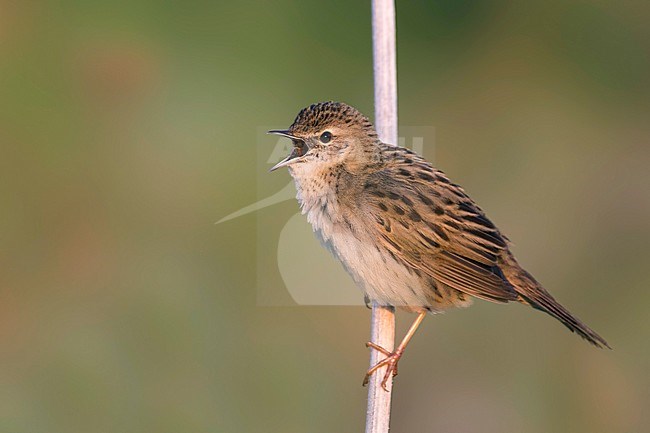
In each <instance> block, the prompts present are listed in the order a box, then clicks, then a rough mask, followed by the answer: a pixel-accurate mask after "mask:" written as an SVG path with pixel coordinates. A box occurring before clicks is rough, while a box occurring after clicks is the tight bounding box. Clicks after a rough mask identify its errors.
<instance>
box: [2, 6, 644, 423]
mask: <svg viewBox="0 0 650 433" xmlns="http://www.w3.org/2000/svg"><path fill="white" fill-rule="evenodd" d="M423 3H424V2H422V3H417V4H416V2H406V1H403V2H399V4H398V7H397V12H398V39H399V42H398V63H399V64H398V70H399V74H398V75H399V91H400V123H401V124H404V125H431V126H435V128H436V163H437V165H438V166H439V167H441V168H442V169H443V170H445V171H446V172H447V173H448V174H449V175H450V176H451V177H452V178H453V179H454V180H455V181H456V182H458V183H460V184H462V185H464V186H465V188H466V189H467V190H468V191H469V192H470V194H472V196H473V197H474V198H475V199H476V200H477V201H478V202H479V203H480V204H481V205H482V207H483V208H484V209H485V210H486V211H487V212H488V213H489V215H491V217H492V219H493V220H494V221H495V222H496V223H497V224H498V225H499V226H500V227H501V228H502V229H503V230H504V232H505V233H507V234H508V235H509V237H510V238H511V239H512V240H513V241H514V243H515V247H514V248H515V251H516V253H517V254H518V256H519V257H520V261H521V262H522V263H523V264H525V265H526V266H527V268H528V269H529V270H530V271H531V272H532V273H534V274H535V275H536V276H537V277H538V278H539V279H540V280H541V281H542V282H544V284H545V285H546V287H548V288H549V289H550V290H551V291H552V292H553V293H554V294H555V295H556V296H557V297H558V298H559V299H560V300H561V301H562V302H563V303H565V304H566V305H567V306H568V307H570V308H571V309H572V310H573V311H574V312H575V313H576V314H577V315H578V316H580V317H581V318H583V319H584V320H585V321H586V322H587V323H588V324H590V325H591V326H593V327H594V329H596V330H597V331H598V332H600V333H602V334H603V336H605V337H606V338H607V339H608V340H609V342H610V343H611V344H612V346H613V347H614V349H615V350H614V351H599V350H596V349H594V348H592V347H590V346H589V345H587V344H586V343H584V342H582V341H580V339H579V338H577V337H576V336H574V335H571V334H570V333H569V332H568V331H566V330H565V329H564V328H563V327H562V326H561V325H559V324H557V323H555V322H554V321H553V320H552V319H550V318H548V317H546V316H545V315H543V314H541V313H537V312H534V311H532V310H529V309H526V308H524V307H522V306H518V305H513V306H500V305H492V304H488V303H486V302H480V301H478V302H476V303H475V306H473V307H472V308H471V309H469V310H465V311H454V312H450V313H448V314H445V315H443V316H437V317H432V318H429V319H428V320H427V321H425V324H424V326H423V327H422V329H421V331H419V334H418V335H417V337H416V338H415V340H414V342H413V344H412V347H410V349H409V352H408V355H407V356H406V357H405V359H404V361H403V362H402V363H401V368H400V375H399V377H398V382H397V386H396V390H395V395H394V407H393V422H392V425H393V428H392V430H391V431H392V432H396V433H402V432H539V433H541V432H551V431H553V432H569V431H571V432H608V433H610V432H630V433H633V432H634V433H636V432H642V431H650V429H649V427H648V426H649V425H650V415H649V414H648V410H647V409H648V406H649V403H650V391H649V390H650V373H649V371H650V345H649V344H648V342H649V341H650V317H649V316H648V302H650V291H649V290H648V287H649V284H650V271H649V266H648V264H649V263H650V253H649V250H648V245H649V242H650V170H649V167H650V122H649V112H650V58H649V53H650V26H648V22H649V21H650V6H649V5H648V2H647V1H629V2H616V1H613V0H602V1H581V0H570V1H554V0H551V1H524V0H520V1H509V2H508V1H459V0H444V1H432V2H429V4H428V5H424V4H423ZM369 35H370V7H369V2H367V1H362V2H347V1H336V2H327V3H325V2H304V1H280V2H268V3H264V2H258V3H249V2H216V1H214V2H208V1H185V2H170V1H161V0H159V1H151V0H149V1H147V0H130V1H123V0H122V1H112V2H106V1H87V0H86V1H57V2H39V1H31V0H29V1H22V0H21V1H18V0H4V1H3V0H0V178H1V181H0V209H1V210H2V212H0V431H2V432H85V433H92V432H307V431H308V432H331V431H337V432H359V431H362V429H363V425H364V415H365V397H366V390H365V389H364V388H362V387H361V386H360V384H361V379H362V375H363V372H364V370H365V368H366V367H367V362H368V361H367V358H368V353H367V350H366V349H365V347H364V345H363V343H364V342H365V341H366V340H367V338H368V320H369V312H368V310H366V309H365V308H363V307H297V306H296V307H261V306H258V305H257V302H256V290H257V288H256V284H257V281H256V270H255V263H256V254H258V253H259V251H257V249H256V245H257V241H256V239H257V225H256V215H254V214H251V215H248V216H246V217H243V218H240V219H238V220H234V221H231V222H228V223H224V224H220V225H214V222H215V221H216V220H218V219H220V218H221V217H223V216H224V215H226V214H229V213H231V212H233V211H235V210H237V209H239V208H241V207H243V206H245V205H248V204H250V203H252V202H254V201H255V200H257V198H258V196H257V192H256V184H257V180H258V178H259V176H274V179H280V180H273V182H279V184H286V183H287V182H288V174H287V173H286V172H285V173H274V174H273V175H269V174H267V173H266V172H264V173H260V172H258V170H257V165H256V162H255V161H256V158H257V152H258V148H257V147H258V141H257V128H258V127H259V126H260V125H276V126H277V127H285V126H288V125H289V124H290V122H291V121H292V120H293V117H294V116H295V114H296V113H297V111H298V110H299V109H300V108H302V107H303V106H305V105H307V104H309V103H312V102H315V101H319V100H328V99H335V100H343V101H346V102H348V103H350V104H353V105H355V106H357V107H358V108H360V109H361V110H362V111H364V112H366V113H368V114H372V103H373V101H372V75H371V74H372V64H371V62H372V58H371V41H370V38H369ZM278 206H279V207H278V208H269V209H266V210H263V211H262V212H276V213H277V218H276V220H277V226H273V225H270V226H269V227H267V230H269V231H278V232H279V230H280V229H281V227H282V225H283V224H284V222H285V221H286V218H287V216H290V215H292V214H293V213H295V211H296V209H297V205H296V204H295V203H294V202H286V203H284V204H282V205H278ZM278 209H282V210H281V211H278ZM314 242H316V241H315V240H314ZM296 253H297V254H299V253H300V252H296ZM314 266H318V263H315V264H314ZM410 320H411V317H409V316H408V315H399V316H398V321H399V329H398V334H399V335H401V334H402V333H403V332H404V330H405V327H406V325H407V324H408V322H409V321H410Z"/></svg>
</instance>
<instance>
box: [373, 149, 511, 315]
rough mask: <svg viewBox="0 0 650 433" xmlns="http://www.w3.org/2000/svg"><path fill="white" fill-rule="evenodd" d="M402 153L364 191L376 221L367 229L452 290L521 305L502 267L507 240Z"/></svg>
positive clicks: (436, 174)
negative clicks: (516, 300) (500, 261)
mask: <svg viewBox="0 0 650 433" xmlns="http://www.w3.org/2000/svg"><path fill="white" fill-rule="evenodd" d="M398 149H401V148H398ZM397 153H398V155H397V158H391V160H392V161H393V162H391V163H390V164H389V165H386V166H385V167H383V168H382V169H381V170H378V171H376V172H375V173H373V174H372V175H370V176H369V177H368V179H367V181H366V183H365V185H364V187H365V188H366V190H367V191H368V192H369V193H370V194H364V197H366V199H365V202H364V203H361V206H362V208H363V207H365V208H366V210H367V212H364V214H366V215H373V216H374V217H373V219H374V221H371V222H370V223H369V224H368V229H369V230H371V231H374V232H375V233H374V234H375V235H376V236H375V238H377V239H381V240H382V241H383V245H384V247H385V248H387V249H388V250H389V251H391V253H392V254H393V255H394V256H395V257H396V258H397V259H399V260H401V261H402V262H403V263H405V264H407V265H408V266H411V267H412V268H415V269H418V270H419V271H421V272H424V273H426V274H427V275H429V276H430V277H432V278H433V279H434V280H436V281H439V282H441V283H444V284H446V285H447V286H449V287H452V288H454V289H456V290H459V291H461V292H464V293H467V294H469V295H472V296H475V297H477V298H482V299H487V300H490V301H495V302H508V301H511V300H515V299H517V297H518V295H517V293H516V292H515V291H514V289H513V288H512V286H511V285H510V284H509V283H508V281H507V280H506V278H505V277H504V275H503V273H502V272H501V269H500V268H499V263H498V261H499V257H501V256H502V255H503V254H505V253H506V251H507V248H508V246H507V241H506V239H505V237H504V236H503V235H501V233H500V232H499V230H498V229H497V228H496V227H495V226H494V224H492V222H491V221H490V220H489V219H487V217H486V216H485V214H484V213H483V211H482V210H481V209H480V208H479V207H478V206H477V205H476V204H475V203H474V202H473V201H472V200H471V199H470V198H469V197H468V196H467V195H466V194H465V192H464V191H463V190H462V188H461V187H459V186H458V185H455V184H452V183H451V182H449V180H448V179H447V177H446V176H445V175H444V174H443V173H442V172H440V171H438V170H435V169H434V168H433V167H431V165H430V164H428V163H427V162H426V161H424V160H423V159H421V158H419V157H417V156H416V155H414V154H410V153H405V151H399V150H398V151H397ZM400 153H402V155H400ZM400 156H401V157H400Z"/></svg>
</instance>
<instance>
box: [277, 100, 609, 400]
mask: <svg viewBox="0 0 650 433" xmlns="http://www.w3.org/2000/svg"><path fill="white" fill-rule="evenodd" d="M269 133H271V134H278V135H281V136H284V137H287V138H289V139H291V140H292V141H293V146H294V147H293V151H292V152H291V154H290V155H289V156H287V157H286V158H285V159H284V160H282V161H280V162H279V163H278V164H276V165H275V166H274V167H273V168H272V169H271V170H275V169H277V168H280V167H287V168H288V169H289V173H290V174H291V176H292V177H293V179H294V181H295V184H296V189H297V191H298V193H297V196H296V197H297V199H298V201H299V203H300V207H301V209H302V213H303V214H305V215H306V216H307V220H308V221H309V223H310V224H311V225H312V227H313V229H314V231H315V233H316V235H317V237H318V238H319V239H320V240H321V242H322V243H323V245H324V246H325V247H326V248H328V249H329V250H330V251H331V252H332V253H333V254H334V256H335V257H336V258H337V259H338V260H340V261H341V263H342V264H343V266H344V267H345V269H346V270H347V272H348V273H349V274H350V275H351V276H352V278H353V279H354V280H355V282H356V283H357V285H358V286H359V287H360V288H361V289H362V290H363V291H364V294H365V296H366V298H367V299H370V300H373V301H376V302H377V303H379V304H380V305H384V306H395V307H399V308H401V309H404V310H407V311H411V312H415V313H418V317H417V318H416V320H415V322H414V323H413V325H412V326H411V328H410V329H409V331H408V332H407V334H406V336H405V337H404V339H403V340H402V342H401V343H400V344H399V346H398V347H397V349H396V350H395V351H394V352H389V351H388V350H385V349H384V348H382V347H380V346H378V345H376V344H374V343H372V342H368V343H367V346H368V347H372V348H374V349H375V350H378V351H380V352H382V353H383V354H385V355H386V358H385V359H384V360H382V361H380V362H379V363H378V364H377V365H375V366H373V367H372V368H371V369H370V370H368V372H367V374H366V377H365V380H364V384H365V383H367V381H368V378H369V377H370V375H371V374H372V373H374V372H375V371H376V370H377V369H378V368H380V367H382V366H387V371H386V373H385V376H384V378H383V381H382V386H384V388H386V383H387V381H388V380H389V379H390V377H391V375H393V376H394V375H396V374H397V362H398V361H399V359H400V358H401V356H402V354H403V353H404V349H405V347H406V345H407V344H408V342H409V341H410V339H411V337H412V336H413V334H414V333H415V331H416V329H417V327H418V326H419V325H420V323H421V322H422V320H423V319H424V316H425V315H426V314H427V313H435V312H439V311H442V310H445V309H448V308H451V307H466V306H468V305H470V304H471V302H472V298H473V297H475V298H479V299H485V300H488V301H492V302H499V303H506V302H510V301H516V302H520V303H522V304H526V305H530V306H531V307H533V308H536V309H538V310H541V311H544V312H545V313H548V314H550V315H551V316H553V317H555V318H556V319H558V320H559V321H560V322H562V323H563V324H564V325H565V326H566V327H567V328H569V329H570V330H571V331H573V332H576V333H577V334H578V335H580V336H581V337H582V338H584V339H585V340H587V341H588V342H590V343H591V344H593V345H595V346H597V347H609V345H608V344H607V342H606V341H605V340H604V339H603V338H602V337H601V336H599V335H598V334H597V333H595V332H594V331H592V330H591V329H589V327H587V326H586V325H585V324H583V323H582V322H581V321H580V320H578V319H577V318H576V317H575V316H573V315H572V314H571V313H570V312H569V311H568V310H567V309H565V308H564V307H563V306H562V305H560V304H559V303H558V302H557V301H556V300H555V299H554V298H553V297H552V296H551V295H550V294H549V293H548V292H547V291H546V290H545V289H544V288H543V287H542V286H541V285H540V284H539V283H538V282H537V281H536V280H535V278H533V276H532V275H530V274H529V273H528V272H526V271H525V270H524V269H523V268H522V267H521V266H520V265H519V263H517V261H516V260H515V258H514V256H513V255H512V253H511V252H510V249H509V246H508V239H507V238H506V237H505V236H504V235H503V234H502V233H501V232H500V231H499V229H497V227H496V226H495V225H494V224H493V223H492V222H491V221H490V220H489V219H488V218H487V217H486V216H485V213H483V211H482V210H481V208H479V207H478V205H477V204H476V203H474V201H473V200H472V199H471V198H470V197H469V196H468V195H467V194H466V193H465V191H464V190H463V188H461V187H460V186H459V185H456V184H455V183H452V182H451V181H450V180H449V179H448V178H447V176H446V175H445V174H444V173H442V172H441V171H440V170H437V169H436V168H434V167H433V166H432V165H431V164H430V163H428V162H427V161H425V160H424V159H423V158H422V157H420V156H418V155H416V154H415V153H414V152H412V151H410V150H408V149H406V148H403V147H399V146H394V145H391V144H386V143H382V142H381V141H380V140H379V138H378V136H377V132H376V131H375V129H374V127H373V125H372V124H371V123H370V121H369V120H368V118H367V117H365V116H364V115H363V114H361V113H360V112H359V111H357V110H356V109H355V108H353V107H351V106H349V105H346V104H343V103H340V102H322V103H318V104H313V105H311V106H309V107H307V108H305V109H303V110H302V111H300V113H299V114H298V117H296V120H295V121H294V122H293V124H292V125H291V127H290V128H289V129H287V130H273V131H269Z"/></svg>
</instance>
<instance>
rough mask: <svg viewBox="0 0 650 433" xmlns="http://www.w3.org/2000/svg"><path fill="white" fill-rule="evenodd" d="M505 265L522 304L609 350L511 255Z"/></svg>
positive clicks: (504, 270)
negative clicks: (541, 312) (547, 315)
mask: <svg viewBox="0 0 650 433" xmlns="http://www.w3.org/2000/svg"><path fill="white" fill-rule="evenodd" d="M506 264H507V266H505V267H504V268H505V269H503V273H504V275H505V276H506V278H507V279H508V281H509V282H510V284H512V286H513V287H514V289H515V290H516V291H517V293H518V294H519V296H520V298H521V299H520V300H521V302H522V303H524V304H528V305H530V306H531V307H533V308H535V309H537V310H540V311H543V312H545V313H547V314H549V315H551V316H553V317H555V318H556V319H557V320H559V321H560V322H562V323H563V324H564V326H566V327H567V328H569V329H570V330H571V331H572V332H575V333H576V334H578V335H579V336H581V337H582V338H584V339H585V340H587V341H588V342H589V343H591V344H593V345H594V346H596V347H599V348H605V347H606V348H608V349H611V347H610V346H609V344H607V341H605V339H604V338H603V337H601V336H600V335H598V334H597V333H596V332H595V331H593V330H592V329H591V328H589V327H588V326H587V325H585V324H584V323H582V322H581V321H580V320H579V319H578V318H577V317H575V316H574V315H573V314H571V313H570V312H569V310H567V309H566V308H564V307H563V306H562V305H560V303H559V302H557V301H556V300H555V298H553V296H551V294H550V293H548V292H547V291H546V290H545V289H544V288H543V287H542V285H541V284H539V283H538V282H537V280H535V278H533V276H532V275H530V274H529V273H528V272H526V270H524V269H523V268H522V267H521V266H519V264H518V263H517V261H516V260H515V259H514V257H513V256H512V255H509V257H507V259H506Z"/></svg>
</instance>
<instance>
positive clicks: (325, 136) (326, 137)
mask: <svg viewBox="0 0 650 433" xmlns="http://www.w3.org/2000/svg"><path fill="white" fill-rule="evenodd" d="M331 140H332V133H331V132H329V131H325V132H323V133H322V134H321V135H320V142H321V143H324V144H327V143H329V142H330V141H331Z"/></svg>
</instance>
